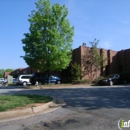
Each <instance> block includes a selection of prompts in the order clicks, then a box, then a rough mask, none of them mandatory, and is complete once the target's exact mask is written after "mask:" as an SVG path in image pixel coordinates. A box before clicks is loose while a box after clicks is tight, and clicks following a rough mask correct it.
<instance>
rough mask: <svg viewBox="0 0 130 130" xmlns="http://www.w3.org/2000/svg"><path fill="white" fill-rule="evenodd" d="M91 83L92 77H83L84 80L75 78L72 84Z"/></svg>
mask: <svg viewBox="0 0 130 130" xmlns="http://www.w3.org/2000/svg"><path fill="white" fill-rule="evenodd" d="M89 83H91V80H90V79H82V80H73V81H72V84H89Z"/></svg>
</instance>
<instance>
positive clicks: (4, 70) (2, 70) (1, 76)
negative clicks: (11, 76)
mask: <svg viewBox="0 0 130 130" xmlns="http://www.w3.org/2000/svg"><path fill="white" fill-rule="evenodd" d="M12 71H13V69H10V68H8V69H0V78H3V75H4V72H12Z"/></svg>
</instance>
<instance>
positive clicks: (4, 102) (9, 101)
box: [0, 95, 52, 112]
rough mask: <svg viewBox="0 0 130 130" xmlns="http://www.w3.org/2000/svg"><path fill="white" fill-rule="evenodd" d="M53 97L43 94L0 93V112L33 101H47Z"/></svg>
mask: <svg viewBox="0 0 130 130" xmlns="http://www.w3.org/2000/svg"><path fill="white" fill-rule="evenodd" d="M51 100H52V97H49V96H42V95H0V112H2V111H7V110H9V109H13V108H16V107H24V106H26V105H28V104H32V103H47V102H50V101H51Z"/></svg>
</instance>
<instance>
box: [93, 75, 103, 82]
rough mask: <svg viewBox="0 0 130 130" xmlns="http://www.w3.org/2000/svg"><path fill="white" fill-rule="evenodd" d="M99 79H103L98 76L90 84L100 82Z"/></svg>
mask: <svg viewBox="0 0 130 130" xmlns="http://www.w3.org/2000/svg"><path fill="white" fill-rule="evenodd" d="M101 79H104V77H103V76H99V77H97V78H96V79H94V80H93V82H92V83H98V81H99V80H101Z"/></svg>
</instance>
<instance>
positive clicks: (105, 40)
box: [0, 0, 130, 69]
mask: <svg viewBox="0 0 130 130" xmlns="http://www.w3.org/2000/svg"><path fill="white" fill-rule="evenodd" d="M36 1H37V0H1V4H0V16H1V20H0V56H1V58H0V59H1V62H0V69H6V68H12V69H17V68H24V67H27V66H28V65H27V64H26V63H25V61H24V60H23V59H22V58H20V56H23V55H24V51H23V49H22V46H23V44H22V42H21V39H22V38H24V36H23V34H24V33H26V32H28V28H29V22H28V15H29V14H30V13H31V11H32V10H34V9H35V4H34V2H36ZM51 3H52V4H54V3H59V4H60V5H66V7H67V8H68V10H69V14H68V19H69V21H70V24H71V26H74V27H75V36H74V37H73V40H74V41H73V49H75V48H77V47H79V46H80V45H82V43H83V42H84V43H86V44H87V46H90V45H89V41H93V40H94V38H97V39H100V42H99V45H98V47H100V48H105V49H111V50H115V51H119V50H122V49H128V48H130V47H129V44H130V38H129V37H130V0H51Z"/></svg>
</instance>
